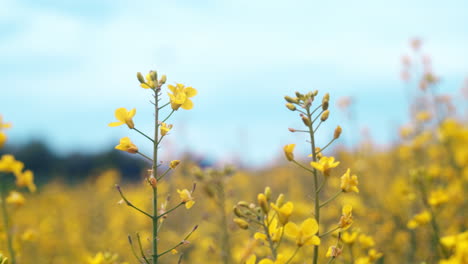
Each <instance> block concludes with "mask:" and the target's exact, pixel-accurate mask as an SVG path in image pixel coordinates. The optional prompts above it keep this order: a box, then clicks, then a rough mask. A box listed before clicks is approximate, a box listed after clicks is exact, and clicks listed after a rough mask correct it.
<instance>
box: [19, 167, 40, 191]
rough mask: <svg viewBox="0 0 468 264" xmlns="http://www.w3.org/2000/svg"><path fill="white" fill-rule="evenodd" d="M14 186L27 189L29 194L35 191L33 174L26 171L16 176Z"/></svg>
mask: <svg viewBox="0 0 468 264" xmlns="http://www.w3.org/2000/svg"><path fill="white" fill-rule="evenodd" d="M16 186H18V187H28V189H29V191H30V192H35V191H36V185H35V184H34V174H33V172H32V171H30V170H26V171H24V172H23V173H20V174H17V175H16Z"/></svg>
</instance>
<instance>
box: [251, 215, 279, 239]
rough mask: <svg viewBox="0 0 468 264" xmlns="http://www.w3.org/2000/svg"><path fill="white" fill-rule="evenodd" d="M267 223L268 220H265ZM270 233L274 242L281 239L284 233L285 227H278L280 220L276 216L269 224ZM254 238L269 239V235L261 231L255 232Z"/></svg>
mask: <svg viewBox="0 0 468 264" xmlns="http://www.w3.org/2000/svg"><path fill="white" fill-rule="evenodd" d="M265 224H268V221H267V220H265ZM268 233H269V235H270V238H271V240H272V241H273V242H278V241H280V239H281V234H282V233H283V227H278V220H277V219H276V218H273V220H271V223H270V224H269V226H268ZM254 238H255V239H260V240H263V241H267V235H266V234H264V233H260V232H257V233H255V235H254Z"/></svg>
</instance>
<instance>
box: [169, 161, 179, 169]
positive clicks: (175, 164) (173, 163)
mask: <svg viewBox="0 0 468 264" xmlns="http://www.w3.org/2000/svg"><path fill="white" fill-rule="evenodd" d="M179 164H180V160H173V161H171V163H169V168H171V169H175V168H176V167H177V166H178V165H179Z"/></svg>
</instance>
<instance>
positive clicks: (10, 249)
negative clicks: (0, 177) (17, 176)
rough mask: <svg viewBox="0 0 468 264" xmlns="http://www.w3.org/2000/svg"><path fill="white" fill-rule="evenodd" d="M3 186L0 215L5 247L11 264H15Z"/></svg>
mask: <svg viewBox="0 0 468 264" xmlns="http://www.w3.org/2000/svg"><path fill="white" fill-rule="evenodd" d="M5 185H6V184H3V183H2V186H1V187H0V203H1V204H2V215H3V225H4V229H5V233H6V239H7V245H8V251H9V253H10V259H11V264H16V254H15V250H14V248H13V235H12V234H11V230H10V223H9V220H8V210H7V206H6V199H5V197H6V190H5Z"/></svg>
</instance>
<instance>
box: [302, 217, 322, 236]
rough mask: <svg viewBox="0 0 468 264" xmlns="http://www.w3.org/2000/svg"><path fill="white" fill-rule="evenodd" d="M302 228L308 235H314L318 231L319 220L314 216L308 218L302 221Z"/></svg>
mask: <svg viewBox="0 0 468 264" xmlns="http://www.w3.org/2000/svg"><path fill="white" fill-rule="evenodd" d="M301 229H302V232H303V233H304V235H306V236H310V235H314V234H316V233H317V231H318V224H317V221H316V220H315V219H313V218H308V219H306V220H305V221H304V222H302V224H301Z"/></svg>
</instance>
